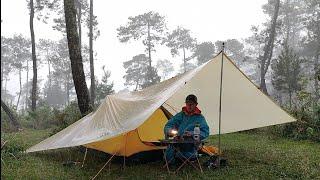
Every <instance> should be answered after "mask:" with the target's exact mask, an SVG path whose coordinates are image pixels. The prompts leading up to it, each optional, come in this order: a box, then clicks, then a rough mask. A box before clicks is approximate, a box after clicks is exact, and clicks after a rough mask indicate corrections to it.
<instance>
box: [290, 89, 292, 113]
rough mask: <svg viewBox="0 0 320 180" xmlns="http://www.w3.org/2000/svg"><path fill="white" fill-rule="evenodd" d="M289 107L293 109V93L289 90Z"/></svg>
mask: <svg viewBox="0 0 320 180" xmlns="http://www.w3.org/2000/svg"><path fill="white" fill-rule="evenodd" d="M289 107H290V109H291V108H292V92H291V90H289Z"/></svg>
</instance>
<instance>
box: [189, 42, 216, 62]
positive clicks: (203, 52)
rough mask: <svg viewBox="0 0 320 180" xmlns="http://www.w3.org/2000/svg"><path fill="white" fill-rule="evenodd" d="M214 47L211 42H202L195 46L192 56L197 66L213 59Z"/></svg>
mask: <svg viewBox="0 0 320 180" xmlns="http://www.w3.org/2000/svg"><path fill="white" fill-rule="evenodd" d="M214 53H215V46H214V44H213V43H212V42H203V43H200V44H198V45H197V46H196V48H195V50H194V52H193V56H194V57H196V58H197V60H198V65H201V64H203V63H205V62H207V61H209V60H210V59H212V58H213V56H214Z"/></svg>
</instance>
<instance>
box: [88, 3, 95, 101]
mask: <svg viewBox="0 0 320 180" xmlns="http://www.w3.org/2000/svg"><path fill="white" fill-rule="evenodd" d="M92 21H93V0H90V27H89V32H90V33H89V46H90V47H89V48H90V77H91V88H90V90H91V99H90V100H91V105H92V106H93V107H94V100H95V98H96V96H95V90H96V87H95V77H94V65H93V33H92Z"/></svg>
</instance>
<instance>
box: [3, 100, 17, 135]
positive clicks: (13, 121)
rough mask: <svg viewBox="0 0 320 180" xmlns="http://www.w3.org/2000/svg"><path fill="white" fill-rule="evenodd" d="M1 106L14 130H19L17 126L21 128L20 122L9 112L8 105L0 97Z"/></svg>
mask: <svg viewBox="0 0 320 180" xmlns="http://www.w3.org/2000/svg"><path fill="white" fill-rule="evenodd" d="M1 107H2V109H3V110H4V112H6V114H7V115H8V117H9V120H10V122H11V124H12V125H13V127H14V130H19V128H21V126H20V124H19V123H18V121H17V119H16V117H15V115H14V114H13V113H12V112H11V110H10V109H9V107H8V106H7V105H6V104H5V103H4V102H3V101H2V99H1Z"/></svg>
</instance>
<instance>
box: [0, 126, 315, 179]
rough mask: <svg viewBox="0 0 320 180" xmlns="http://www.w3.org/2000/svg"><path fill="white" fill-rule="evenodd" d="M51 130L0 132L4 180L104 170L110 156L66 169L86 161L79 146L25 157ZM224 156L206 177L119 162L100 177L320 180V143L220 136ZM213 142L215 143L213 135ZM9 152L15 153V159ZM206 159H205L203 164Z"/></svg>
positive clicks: (90, 158)
mask: <svg viewBox="0 0 320 180" xmlns="http://www.w3.org/2000/svg"><path fill="white" fill-rule="evenodd" d="M51 130H52V129H48V130H41V131H39V130H38V131H36V130H24V131H22V132H19V133H10V134H1V138H2V139H4V140H9V141H8V144H7V145H6V147H7V149H6V150H5V151H2V152H1V158H2V160H3V161H4V163H5V165H4V164H3V163H2V164H1V165H2V166H1V178H4V179H91V178H92V177H93V176H94V175H95V174H96V173H97V171H98V170H99V169H100V168H101V167H102V166H103V164H104V163H105V161H106V157H102V156H97V155H96V154H94V153H93V152H89V153H88V156H87V160H86V163H85V166H84V167H83V168H81V165H71V166H63V163H64V162H66V161H79V162H81V161H82V158H83V152H81V151H79V148H71V149H62V150H52V151H46V152H39V153H31V154H23V153H19V152H18V151H19V150H24V149H26V148H27V147H30V146H31V145H34V144H36V143H38V142H40V141H41V140H42V139H44V138H46V137H48V136H49V134H50V132H51ZM221 142H222V149H223V152H224V156H225V157H226V158H227V159H228V163H229V165H228V166H227V167H224V168H222V169H215V170H208V169H205V170H204V174H200V173H199V172H197V171H195V170H193V169H192V168H190V167H188V168H185V169H183V170H182V171H180V172H179V173H178V174H170V175H169V174H168V173H167V171H166V169H163V168H161V166H162V165H163V163H162V162H152V163H146V164H128V165H127V166H126V168H125V170H122V169H121V164H119V163H113V164H112V165H111V167H110V170H109V169H108V168H107V167H106V168H105V169H104V170H103V171H102V173H101V174H100V175H99V176H98V178H97V179H173V178H176V179H320V144H319V143H315V142H310V141H292V140H289V139H284V138H273V137H270V136H267V135H265V134H248V133H234V134H226V135H223V136H222V138H221ZM209 144H217V137H216V136H214V137H210V138H209ZM8 152H12V153H13V155H14V156H15V157H14V156H13V155H11V154H9V153H8ZM205 160H206V157H203V158H202V161H205Z"/></svg>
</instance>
